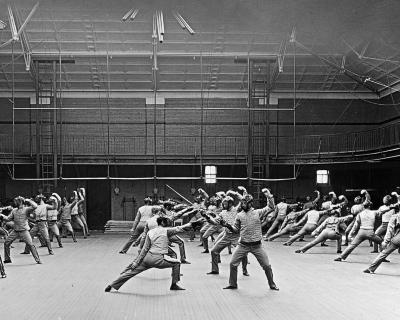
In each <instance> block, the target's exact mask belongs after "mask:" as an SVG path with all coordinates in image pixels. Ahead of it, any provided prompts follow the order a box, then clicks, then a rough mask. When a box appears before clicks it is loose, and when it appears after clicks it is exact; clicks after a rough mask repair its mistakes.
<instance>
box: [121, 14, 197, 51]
mask: <svg viewBox="0 0 400 320" xmlns="http://www.w3.org/2000/svg"><path fill="white" fill-rule="evenodd" d="M138 13H139V9H134V8H132V9H130V10H129V11H128V12H126V13H125V15H124V16H123V17H122V19H121V20H122V21H123V22H126V21H128V19H129V20H130V21H133V20H134V19H135V18H136V16H137V14H138ZM172 15H173V16H174V18H175V20H176V21H177V22H178V23H179V25H180V26H181V27H182V29H184V30H187V32H189V34H191V35H194V34H195V31H194V30H193V29H192V27H191V26H190V25H189V23H188V22H187V21H186V20H185V19H184V18H183V17H182V15H181V14H180V13H179V12H177V11H172ZM154 34H156V37H157V38H158V41H159V42H160V43H162V42H163V41H164V35H165V24H164V13H163V12H162V11H161V10H156V12H155V13H153V37H154Z"/></svg>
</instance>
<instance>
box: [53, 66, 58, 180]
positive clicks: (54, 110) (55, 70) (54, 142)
mask: <svg viewBox="0 0 400 320" xmlns="http://www.w3.org/2000/svg"><path fill="white" fill-rule="evenodd" d="M52 131H53V132H52V133H53V137H52V146H53V178H57V176H58V175H57V62H56V61H55V60H54V61H53V130H52ZM54 187H57V180H54Z"/></svg>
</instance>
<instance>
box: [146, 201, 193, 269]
mask: <svg viewBox="0 0 400 320" xmlns="http://www.w3.org/2000/svg"><path fill="white" fill-rule="evenodd" d="M167 208H168V209H167ZM175 208H176V210H178V209H182V208H183V209H182V210H179V211H178V212H174V209H175ZM193 210H195V209H193V208H192V207H188V206H184V205H177V206H174V205H173V203H172V202H171V201H165V202H164V203H163V208H161V207H160V206H153V209H152V212H153V216H152V217H151V218H150V219H149V220H147V222H146V226H145V228H144V231H143V233H142V234H141V236H140V238H139V239H140V241H139V244H138V245H139V251H140V250H141V249H142V248H143V246H144V242H145V240H146V236H147V233H148V232H149V230H151V229H154V228H156V227H157V219H158V218H159V217H165V218H167V219H168V226H171V225H172V224H173V222H174V221H176V220H177V219H179V218H180V217H182V216H183V215H185V214H187V213H188V214H190V213H191V212H192V211H193ZM169 241H170V243H176V244H177V245H178V247H179V255H180V260H181V264H190V262H189V261H187V260H186V250H185V242H184V241H183V239H182V238H181V237H179V236H178V235H173V236H170V237H169ZM171 250H172V249H171Z"/></svg>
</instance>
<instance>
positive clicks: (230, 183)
mask: <svg viewBox="0 0 400 320" xmlns="http://www.w3.org/2000/svg"><path fill="white" fill-rule="evenodd" d="M399 164H400V163H399V162H398V161H390V162H381V163H379V162H378V163H363V164H339V165H328V164H327V165H305V166H300V167H299V168H298V172H299V176H298V179H297V180H295V181H284V182H282V181H280V182H265V183H264V184H263V186H265V187H268V188H270V189H271V190H272V192H273V194H274V195H275V197H276V199H279V197H281V196H283V195H284V196H286V197H287V198H288V199H289V201H295V200H296V198H298V197H300V198H303V197H305V196H306V195H312V196H313V191H314V190H315V189H318V190H320V191H321V192H322V193H323V194H327V193H328V192H330V191H332V190H334V191H335V192H336V193H337V194H338V195H339V194H345V195H347V196H348V197H349V199H352V198H353V197H354V196H355V195H356V194H357V193H358V192H359V191H349V190H351V189H356V190H361V189H364V188H365V189H370V190H371V195H372V200H373V202H374V207H377V206H379V203H380V202H381V198H382V197H383V196H384V195H385V194H388V193H390V192H391V191H393V190H394V188H395V187H396V186H399V185H400V183H399V181H398V179H397V177H398V176H399V175H400V166H399ZM221 169H222V170H228V169H229V168H221ZM317 169H327V170H329V172H330V183H329V184H327V185H317V184H316V170H317ZM4 170H5V168H4V167H1V169H0V177H1V184H0V185H1V188H0V198H1V199H5V198H12V197H14V196H16V195H24V196H32V195H35V194H36V193H37V190H38V189H37V185H36V183H34V182H30V181H10V180H9V179H7V176H6V173H5V171H4ZM23 170H27V171H28V170H30V168H29V167H25V168H24V169H23ZM78 170H79V171H80V172H81V173H82V174H86V175H88V174H92V175H95V174H97V175H101V174H102V170H104V168H100V166H99V167H97V168H96V167H95V168H93V167H92V166H79V169H78ZM126 170H135V169H134V168H133V167H130V168H126ZM136 170H139V171H146V168H144V167H139V168H136ZM193 170H198V168H197V169H196V168H192V167H190V166H184V167H182V166H180V167H177V166H171V167H170V168H169V171H170V175H171V176H172V175H174V174H175V175H179V174H189V172H190V171H193ZM178 171H179V172H178ZM291 174H292V168H291V167H290V166H283V165H276V166H271V178H281V177H285V176H290V175H291ZM167 184H168V185H169V186H171V187H172V188H174V189H175V190H176V191H178V192H179V193H181V194H182V195H183V196H185V197H186V198H188V199H189V200H192V199H193V196H192V193H191V191H192V190H191V189H192V188H194V189H197V188H199V187H202V188H204V189H205V190H206V191H207V192H209V193H214V192H216V191H219V190H227V189H230V188H236V187H237V186H238V185H244V186H246V187H248V188H249V190H251V187H249V186H248V184H247V181H235V180H225V181H221V180H219V181H218V182H217V184H215V185H210V184H205V183H204V181H202V180H192V181H188V180H177V179H170V180H158V181H157V182H156V183H155V184H154V181H153V180H136V181H110V180H102V181H62V182H60V183H59V184H58V186H57V188H56V189H55V190H56V191H57V192H58V193H59V194H60V195H62V196H64V195H68V194H70V193H71V192H72V191H73V190H76V189H77V188H78V187H82V186H83V187H86V189H87V194H88V195H87V197H88V216H89V219H88V220H89V223H90V225H91V226H92V227H95V228H100V227H101V226H103V225H104V224H105V222H106V221H107V220H109V219H113V220H132V219H133V218H134V216H135V213H136V210H137V208H138V207H139V206H141V205H142V204H143V199H144V197H146V196H147V195H153V193H154V191H155V190H154V188H156V189H157V190H156V191H157V194H156V196H157V197H158V198H160V199H163V198H170V197H172V198H174V197H177V196H176V194H175V193H174V192H173V191H171V190H170V189H169V188H168V187H167ZM116 187H118V189H119V193H118V194H116V192H115V188H116ZM97 203H99V204H101V205H100V206H98V207H97V206H96V204H97ZM101 211H102V215H100V213H101Z"/></svg>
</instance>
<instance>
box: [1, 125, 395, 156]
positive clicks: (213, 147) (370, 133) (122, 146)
mask: <svg viewBox="0 0 400 320" xmlns="http://www.w3.org/2000/svg"><path fill="white" fill-rule="evenodd" d="M108 141H109V143H108ZM59 142H60V141H59V140H58V141H57V149H58V150H57V151H58V153H59V154H61V153H62V154H63V155H64V156H105V155H110V156H113V157H118V156H124V157H129V156H146V155H153V153H154V138H153V137H152V136H148V137H145V136H110V138H109V140H108V138H107V136H100V135H97V136H96V135H90V136H85V135H64V136H63V138H62V145H61V146H60V143H59ZM399 144H400V122H398V123H392V124H389V125H386V126H382V127H379V128H375V129H372V130H367V131H362V132H353V133H341V134H328V135H304V136H298V137H296V139H294V138H293V137H285V136H279V137H274V136H271V137H269V143H267V142H266V141H265V137H253V138H252V150H253V154H254V155H265V154H266V149H267V148H268V147H269V154H270V156H272V157H279V156H291V155H293V153H294V152H295V153H296V155H298V156H305V157H306V156H310V157H314V156H317V155H318V156H319V157H324V156H329V157H333V156H336V155H338V156H339V155H346V154H347V155H349V154H350V155H354V154H363V153H366V152H380V151H385V150H388V149H389V150H390V149H394V148H396V147H397V146H399ZM156 146H157V149H156V154H157V155H158V156H171V157H173V156H184V157H198V156H200V153H201V152H200V151H201V148H202V150H203V152H202V155H203V156H205V157H207V156H226V157H246V156H247V153H248V138H247V137H246V136H230V137H225V136H205V137H203V139H202V141H201V138H200V137H198V136H165V137H164V136H160V137H157V138H156ZM294 146H295V148H294ZM35 150H36V138H35V136H31V137H30V136H29V135H18V134H17V135H16V136H15V144H14V153H15V155H17V156H26V155H34V153H35ZM12 153H13V143H12V136H11V135H8V134H0V154H3V155H10V154H12Z"/></svg>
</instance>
